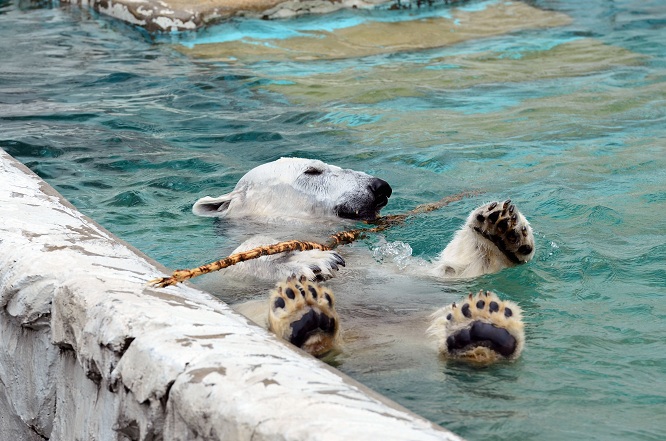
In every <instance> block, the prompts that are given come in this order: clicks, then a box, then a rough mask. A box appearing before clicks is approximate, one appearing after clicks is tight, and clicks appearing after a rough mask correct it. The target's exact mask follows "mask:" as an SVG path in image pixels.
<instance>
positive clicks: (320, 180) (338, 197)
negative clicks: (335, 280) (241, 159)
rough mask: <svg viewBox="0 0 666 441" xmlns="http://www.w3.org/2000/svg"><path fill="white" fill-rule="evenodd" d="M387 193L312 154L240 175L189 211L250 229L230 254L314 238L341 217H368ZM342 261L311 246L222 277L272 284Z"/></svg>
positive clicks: (324, 272)
mask: <svg viewBox="0 0 666 441" xmlns="http://www.w3.org/2000/svg"><path fill="white" fill-rule="evenodd" d="M392 191H393V190H392V188H391V186H390V185H389V184H388V183H387V182H386V181H384V180H382V179H379V178H376V177H374V176H370V175H368V174H366V173H363V172H360V171H355V170H349V169H343V168H340V167H337V166H334V165H330V164H326V163H324V162H322V161H319V160H315V159H304V158H280V159H278V160H276V161H273V162H269V163H266V164H262V165H260V166H258V167H255V168H254V169H252V170H250V171H249V172H247V173H246V174H245V175H244V176H243V177H242V178H241V179H240V180H239V181H238V183H237V184H236V187H235V188H234V190H233V191H231V192H230V193H227V194H224V195H221V196H218V197H210V196H206V197H203V198H201V199H199V200H198V201H196V202H195V204H194V205H193V207H192V212H193V213H194V214H196V215H198V216H208V217H218V218H222V219H224V220H225V221H226V222H227V223H228V225H227V227H230V228H234V229H235V230H238V229H241V230H244V233H246V234H253V236H252V237H251V238H249V239H247V240H245V242H243V243H242V244H241V245H240V246H238V247H237V248H236V249H235V250H233V252H232V254H234V253H238V252H241V251H246V250H249V249H252V248H256V247H259V246H262V245H269V244H272V243H276V242H279V241H281V240H290V239H294V238H299V239H302V240H306V239H307V240H318V239H319V240H321V239H322V238H323V237H325V236H327V235H328V234H329V233H330V230H331V229H332V228H333V227H337V226H338V225H341V224H345V222H346V221H347V222H348V221H372V220H375V219H377V217H379V214H380V210H381V209H382V208H383V207H385V206H386V204H387V203H388V200H389V197H391V193H392ZM322 234H323V235H322ZM344 264H345V262H344V259H343V258H342V257H341V256H340V255H339V254H338V253H336V252H334V251H318V250H312V251H304V252H293V253H285V254H283V255H274V256H264V257H261V258H259V259H255V260H251V261H247V262H242V263H239V264H237V265H234V266H232V267H230V268H227V269H225V270H223V271H224V274H225V277H229V276H232V277H235V278H236V279H243V278H248V277H251V278H259V279H264V280H267V281H270V282H271V283H274V282H275V281H276V280H280V279H285V278H286V277H288V276H290V275H291V274H297V275H305V276H306V277H307V278H308V279H319V280H324V279H327V278H330V277H332V275H333V271H335V270H337V269H338V268H339V267H340V266H344Z"/></svg>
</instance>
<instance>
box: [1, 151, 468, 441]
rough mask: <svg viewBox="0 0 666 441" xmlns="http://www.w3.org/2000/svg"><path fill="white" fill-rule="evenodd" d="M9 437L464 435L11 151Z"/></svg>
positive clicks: (5, 385) (5, 390) (4, 301)
mask: <svg viewBox="0 0 666 441" xmlns="http://www.w3.org/2000/svg"><path fill="white" fill-rule="evenodd" d="M0 201H1V203H2V207H3V222H2V223H1V225H0V259H1V260H0V306H2V308H1V309H0V433H3V434H12V435H14V438H16V439H27V440H32V439H45V438H47V439H93V438H95V439H141V440H142V439H152V437H155V438H156V439H161V438H162V437H163V438H164V439H238V440H242V439H250V438H251V439H257V440H263V439H266V440H267V439H292V440H305V439H349V440H352V439H368V438H369V439H383V440H390V439H396V440H397V439H410V440H434V439H439V440H459V439H460V438H459V437H457V436H456V435H454V434H452V433H451V432H449V431H447V430H445V429H442V428H441V427H439V426H437V425H435V424H433V423H431V422H429V421H427V420H425V419H423V418H421V417H418V416H416V415H414V414H412V413H411V412H409V411H407V410H406V409H404V408H402V407H400V406H399V405H397V404H395V403H393V402H392V401H390V400H388V399H386V398H384V397H382V396H381V395H379V394H377V393H375V392H373V391H371V390H369V389H368V388H366V387H365V386H362V385H360V384H359V383H357V382H355V381H354V380H352V379H350V378H348V377H347V376H345V375H344V374H341V373H339V372H338V371H336V370H335V369H332V368H330V367H329V366H327V365H325V364H324V363H322V362H320V361H319V360H316V359H314V358H312V357H310V356H308V355H307V354H305V353H302V352H300V351H298V350H296V349H293V348H291V347H289V346H288V345H286V344H283V343H282V342H280V341H278V340H276V339H275V337H273V336H272V335H271V334H269V333H268V332H267V331H265V330H264V329H262V328H260V327H258V326H256V325H254V324H252V323H250V322H249V321H248V320H247V319H245V318H244V317H242V316H240V315H239V314H237V313H235V312H234V311H232V310H231V309H230V308H229V307H228V306H227V305H226V304H224V303H222V302H221V301H219V300H217V299H216V298H214V297H213V296H211V295H209V294H208V293H205V292H203V291H200V290H197V289H194V288H192V287H190V286H186V285H181V286H177V287H170V288H167V289H163V290H156V289H153V288H149V287H147V286H146V280H149V279H151V278H153V277H155V276H158V275H161V274H164V273H165V270H164V268H162V267H160V266H159V265H158V264H156V263H154V262H152V261H150V260H149V259H148V258H146V257H145V256H143V255H142V254H141V253H140V252H139V251H137V250H135V249H133V248H132V247H130V246H128V245H126V244H124V243H122V241H120V240H118V239H117V238H116V237H114V236H113V235H112V234H111V233H109V232H108V231H106V230H105V229H103V228H102V227H100V226H98V225H97V224H96V223H94V222H93V221H91V220H90V219H88V218H86V217H85V216H84V215H82V214H81V213H80V212H78V211H77V210H76V209H75V208H74V207H73V206H71V205H70V204H69V203H68V202H67V201H65V200H64V199H63V198H62V197H61V196H60V195H59V194H58V193H57V192H55V190H53V189H52V188H51V187H49V186H48V184H46V183H45V182H44V181H42V180H41V179H40V178H39V177H37V176H36V175H34V174H33V173H32V172H30V171H29V170H27V169H26V168H25V167H24V166H23V165H21V164H20V163H18V162H17V161H16V160H14V159H13V158H11V157H10V156H9V155H8V154H6V153H5V152H4V151H2V150H0Z"/></svg>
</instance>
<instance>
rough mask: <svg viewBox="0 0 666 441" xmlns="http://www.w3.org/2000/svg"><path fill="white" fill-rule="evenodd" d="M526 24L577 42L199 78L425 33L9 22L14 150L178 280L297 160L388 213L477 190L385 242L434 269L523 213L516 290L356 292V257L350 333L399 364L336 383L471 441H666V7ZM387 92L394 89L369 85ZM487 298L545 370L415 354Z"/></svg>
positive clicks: (605, 5) (6, 106)
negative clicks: (219, 212) (458, 247)
mask: <svg viewBox="0 0 666 441" xmlns="http://www.w3.org/2000/svg"><path fill="white" fill-rule="evenodd" d="M529 4H530V5H534V6H536V7H539V8H542V9H546V10H553V11H557V12H562V13H564V14H567V15H568V16H570V17H571V18H572V21H571V23H570V24H566V25H561V26H557V27H553V28H548V29H527V30H524V31H516V32H511V33H508V34H504V35H499V36H493V37H488V38H484V39H477V40H472V41H467V42H462V43H459V44H456V45H452V46H448V47H445V48H440V49H429V50H422V51H406V52H403V53H399V54H384V55H381V54H379V55H372V56H367V57H364V58H360V59H357V58H353V59H342V60H337V61H329V60H326V61H321V60H320V61H310V62H297V61H283V62H271V63H254V64H252V63H247V64H245V63H242V62H235V63H222V62H213V61H205V60H193V59H189V58H187V57H185V56H183V55H181V54H180V53H179V52H177V51H176V50H175V49H174V47H173V46H172V45H171V43H172V42H178V41H179V40H178V38H180V39H182V41H183V43H184V44H186V45H192V44H194V43H197V42H198V40H197V38H201V39H209V40H211V39H217V40H218V41H232V40H233V38H232V37H230V34H229V33H234V32H236V33H238V34H236V35H237V37H235V38H238V36H247V35H255V36H256V35H257V34H260V33H267V34H268V33H270V32H274V33H275V35H276V36H279V35H283V34H284V33H289V32H293V33H297V32H301V31H303V30H304V29H305V30H307V29H323V28H327V27H328V28H330V29H334V28H336V29H337V28H342V27H344V26H348V25H350V24H353V23H357V22H358V21H359V20H372V19H375V18H376V19H377V20H379V21H382V20H383V21H390V20H399V19H400V17H402V18H408V17H409V14H411V12H409V11H402V12H398V13H396V14H402V15H399V16H397V18H396V15H392V16H390V17H389V16H388V15H386V14H389V12H387V11H384V12H381V13H377V14H376V15H374V16H373V15H372V14H368V13H361V12H359V13H358V14H359V15H357V16H355V15H353V14H349V13H341V14H338V15H336V19H335V20H333V19H329V18H316V19H313V18H309V19H304V20H295V21H294V22H293V25H292V24H290V23H286V22H280V23H276V24H275V27H274V28H271V26H272V24H271V23H266V22H252V21H247V22H236V23H234V24H230V25H229V28H230V29H231V30H226V29H225V28H222V29H213V30H211V31H207V32H205V33H201V35H183V36H181V37H178V38H176V37H169V38H162V39H158V40H157V41H152V40H151V39H150V38H147V37H146V35H145V34H143V33H141V32H139V31H137V30H135V29H133V28H130V27H127V26H125V25H122V24H118V23H116V22H114V21H112V20H109V19H104V18H100V17H99V16H97V15H94V14H91V13H89V12H88V11H86V10H80V9H78V8H76V7H48V6H44V5H40V4H36V3H35V4H33V3H29V2H24V1H21V2H17V1H6V0H5V1H0V59H1V60H2V63H1V64H0V147H2V148H3V149H5V150H6V151H7V152H9V153H10V154H12V155H13V156H15V157H16V158H18V159H20V160H21V161H22V162H24V163H25V164H27V165H28V166H29V167H30V168H31V169H32V170H34V171H35V172H37V173H38V174H39V175H40V176H42V177H43V178H44V179H46V180H47V181H48V182H49V183H50V184H52V185H53V186H54V187H55V188H56V189H58V190H59V191H60V192H61V193H62V194H63V195H64V196H65V197H67V198H68V199H69V200H70V201H71V202H72V203H74V204H75V205H76V206H77V207H78V208H79V209H80V210H81V211H83V212H84V213H85V214H87V215H89V216H90V217H92V218H93V219H95V220H96V221H98V222H99V223H101V224H102V225H103V226H105V227H106V228H108V229H109V230H111V231H112V232H114V233H115V234H117V235H118V236H120V237H121V238H123V239H125V240H127V241H128V242H130V243H132V244H133V245H135V246H136V247H138V248H139V249H141V250H142V251H144V252H145V253H147V254H148V255H150V256H151V257H153V258H155V259H157V260H158V261H160V262H162V263H164V264H166V265H167V266H170V267H189V266H192V265H198V264H200V263H203V262H206V261H209V260H212V259H214V258H217V257H219V256H220V255H222V254H224V252H225V251H227V250H229V249H230V248H233V247H234V246H235V245H236V242H235V239H234V238H230V237H228V236H225V235H224V234H220V231H219V228H216V225H215V224H214V223H213V222H212V221H211V220H210V219H204V218H198V217H195V216H193V215H192V214H191V213H190V207H191V205H192V203H193V202H194V201H195V200H196V199H197V198H199V197H200V196H203V195H206V194H211V195H217V194H221V193H224V192H226V191H228V190H229V189H231V188H232V187H233V185H234V184H235V182H236V181H237V180H238V178H240V176H242V175H243V174H244V172H245V171H247V170H249V169H250V168H252V167H254V166H256V165H258V164H260V163H264V162H267V161H271V160H273V159H276V158H279V157H280V156H287V155H293V156H304V157H312V158H319V159H322V160H324V161H326V162H329V163H334V164H337V165H341V166H344V167H348V168H354V169H358V170H364V171H366V172H369V173H372V174H375V175H377V176H379V177H382V178H384V179H386V180H388V181H389V182H390V183H391V184H392V186H393V188H394V196H393V197H392V198H391V202H390V203H389V206H388V207H387V209H386V210H385V213H392V212H393V213H397V212H401V211H404V210H407V209H409V208H412V207H414V206H415V205H417V204H420V203H424V202H430V201H434V200H437V199H439V198H441V197H442V196H444V195H449V194H453V193H457V192H460V191H464V190H470V189H476V190H479V191H482V192H483V194H481V195H479V196H477V197H473V198H470V199H466V200H463V201H461V202H459V203H456V204H452V205H451V206H449V207H447V208H446V209H445V210H442V211H439V212H435V213H432V214H429V215H427V216H423V217H419V218H417V219H414V220H413V221H412V222H410V223H409V224H408V225H406V226H405V227H403V228H400V229H396V230H392V231H389V232H388V233H387V234H386V240H388V241H389V242H391V241H398V240H399V241H404V242H407V243H409V244H410V245H411V246H412V248H413V253H414V255H416V256H420V257H425V258H428V257H433V256H435V255H436V254H437V252H438V251H439V250H440V249H441V248H442V247H443V246H444V245H445V244H446V242H447V240H449V239H450V237H451V235H452V233H453V232H454V231H455V229H456V228H457V227H458V226H459V225H460V223H462V221H463V220H464V219H465V217H466V215H467V213H468V212H469V211H470V210H471V209H473V208H474V207H475V206H477V205H480V204H481V203H483V202H485V201H487V200H492V199H503V198H506V197H511V198H512V199H513V201H514V202H515V203H516V204H517V205H518V207H519V208H520V209H521V211H522V212H523V213H524V214H525V215H526V216H527V217H528V219H530V221H531V223H532V225H533V227H534V230H535V233H536V244H537V247H538V248H537V253H536V256H535V259H534V260H533V261H532V262H531V263H529V264H528V265H525V266H522V267H520V268H516V269H512V270H508V271H503V272H501V273H499V274H495V275H490V276H485V277H481V278H479V279H475V280H469V281H464V282H456V283H444V282H436V281H428V280H423V281H419V282H404V281H403V280H402V278H401V277H397V276H396V277H395V278H394V280H388V281H387V280H382V279H372V280H360V281H359V278H362V276H363V275H364V273H363V272H355V271H356V270H355V268H354V264H362V259H361V258H355V256H357V255H358V256H361V255H362V252H363V251H366V252H367V253H366V254H367V255H369V251H370V249H371V248H373V247H374V246H376V245H377V244H378V239H375V238H370V239H368V240H367V241H365V242H363V243H361V244H357V245H356V246H355V247H353V248H351V249H350V251H349V252H350V253H352V256H351V258H350V259H349V263H350V264H351V265H349V268H348V269H347V271H348V273H345V274H347V275H348V276H349V278H350V279H352V280H354V283H355V284H354V283H352V282H350V284H349V285H345V280H344V279H342V278H341V279H340V280H337V281H335V285H334V286H335V289H336V292H337V293H338V297H339V298H342V299H343V300H342V302H343V303H342V306H343V308H342V310H341V315H342V316H343V317H345V316H346V317H349V318H348V319H347V320H348V321H349V326H350V327H352V329H353V330H356V331H358V332H362V331H364V329H363V326H362V325H363V324H364V323H366V322H367V323H371V324H376V323H377V322H382V321H384V322H390V323H391V325H394V326H395V329H396V330H397V331H396V332H395V333H393V334H391V333H387V334H386V335H384V336H382V337H381V338H380V339H379V343H385V344H375V345H365V346H366V347H365V348H363V349H359V346H363V345H359V344H353V343H351V344H350V345H349V350H348V351H347V352H346V353H345V354H343V355H342V356H341V357H339V359H338V360H336V364H337V365H338V367H339V368H340V369H341V370H342V371H344V372H347V373H348V374H350V375H351V376H353V377H354V378H356V379H358V380H360V381H362V382H364V383H365V384H367V385H369V386H371V387H372V388H374V389H376V390H378V391H380V392H382V393H383V394H385V395H387V396H388V397H390V398H392V399H394V400H395V401H397V402H399V403H400V404H402V405H404V406H406V407H407V408H409V409H412V410H413V411H415V412H416V413H419V414H421V415H423V416H425V417H427V418H429V419H431V420H433V421H435V422H436V423H439V424H442V425H443V426H445V427H447V428H449V429H451V430H453V431H454V432H456V433H458V434H460V435H462V436H464V437H466V438H467V439H469V440H481V439H484V440H487V439H498V440H499V439H502V440H514V439H518V440H532V439H534V440H537V439H538V440H561V439H585V440H616V439H621V440H657V439H664V432H666V325H665V324H666V302H664V296H666V270H665V269H664V268H665V267H664V260H665V259H666V235H665V234H664V226H665V225H666V223H665V222H664V218H663V213H664V212H665V211H666V172H665V171H664V170H665V168H666V145H665V143H664V139H666V81H665V80H666V4H664V2H661V1H639V0H623V1H614V2H602V1H596V2H579V1H573V0H560V1H533V2H529ZM467 5H468V6H469V7H470V8H472V9H473V8H480V9H482V8H483V7H485V4H484V3H481V2H470V3H469V4H467ZM424 13H427V14H432V15H433V16H442V17H447V16H449V13H450V10H449V9H447V7H441V8H439V9H438V8H435V9H432V10H429V12H428V11H426V12H424ZM382 14H384V15H382ZM359 17H361V18H359ZM331 23H337V24H336V25H333V24H331ZM232 26H233V28H231V27H232ZM259 26H261V27H259ZM318 26H319V27H318ZM266 27H269V28H270V29H269V30H266ZM285 29H286V30H285ZM225 32H228V33H225ZM271 35H272V34H271ZM276 38H277V37H276ZM574 51H576V52H575V55H577V56H575V57H574V56H572V53H573V52H574ZM470 69H471V70H470ZM424 72H425V73H428V75H436V77H434V78H433V77H427V78H424V75H425V74H424ZM393 73H394V74H395V75H392V74H393ZM338 74H340V76H339V77H338V76H336V75H338ZM325 75H328V76H325ZM368 76H370V77H371V79H372V78H374V77H378V78H381V80H382V81H381V82H380V83H381V84H379V85H377V84H372V83H367V84H366V83H363V81H367V77H368ZM311 78H316V79H317V81H316V82H315V83H314V84H309V83H306V82H302V81H306V80H308V79H311ZM356 81H358V82H360V83H359V84H361V86H360V89H359V90H362V91H363V92H364V94H359V93H357V91H356V90H355V89H354V87H355V84H356V83H355V82H356ZM373 88H374V89H373ZM350 91H351V92H350ZM373 91H374V92H373ZM324 92H325V93H324ZM354 252H357V253H358V254H353V253H354ZM359 271H360V270H359ZM354 277H356V279H354ZM386 277H389V276H386ZM389 279H390V277H389ZM366 283H367V285H368V288H367V291H361V290H359V291H354V292H353V293H351V294H350V292H345V286H352V287H356V288H359V287H361V286H363V284H366ZM387 286H388V287H392V288H391V289H385V288H386V287H387ZM482 287H483V288H487V287H491V288H493V289H494V290H496V291H498V292H499V293H501V294H502V295H503V296H506V297H508V298H511V299H513V300H515V301H518V302H519V303H520V304H521V305H522V307H523V310H524V315H525V321H526V324H527V328H526V333H527V348H526V350H525V352H524V354H523V356H522V357H521V359H520V360H519V361H517V362H516V363H512V364H499V365H495V366H492V367H488V368H473V367H470V366H467V365H464V364H456V363H445V362H444V361H442V360H440V359H438V358H437V357H436V356H435V355H434V354H433V353H432V351H429V349H427V348H426V347H425V346H424V347H420V346H418V345H415V344H412V343H413V340H410V339H409V338H411V336H410V337H409V338H408V337H407V336H401V329H404V328H403V327H404V326H405V324H406V323H411V322H414V321H418V322H417V323H415V325H414V326H413V327H414V328H418V327H419V326H425V324H424V323H423V322H422V321H423V316H424V314H425V313H427V312H428V311H430V310H432V309H434V308H436V307H437V306H441V305H443V304H445V303H446V302H448V301H451V300H453V299H455V298H456V297H457V296H460V295H462V294H464V293H466V292H468V291H475V290H477V289H479V288H482ZM352 295H353V297H352ZM345 299H346V300H345ZM373 320H374V321H373ZM370 329H372V328H370ZM365 331H366V332H367V330H365ZM405 334H409V332H405ZM414 334H415V335H416V334H418V335H421V334H419V333H416V332H415V333H414ZM403 337H404V340H401V338H403ZM413 338H417V337H413ZM374 343H377V342H374ZM371 346H372V347H371Z"/></svg>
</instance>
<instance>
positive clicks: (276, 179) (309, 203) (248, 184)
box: [192, 158, 374, 221]
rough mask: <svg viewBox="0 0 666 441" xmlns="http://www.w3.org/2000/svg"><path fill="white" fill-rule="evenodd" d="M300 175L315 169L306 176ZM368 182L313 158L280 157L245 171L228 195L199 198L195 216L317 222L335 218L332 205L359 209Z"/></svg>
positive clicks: (368, 195) (355, 173) (360, 175)
mask: <svg viewBox="0 0 666 441" xmlns="http://www.w3.org/2000/svg"><path fill="white" fill-rule="evenodd" d="M306 171H320V172H321V173H320V174H307V173H306ZM373 179H374V178H373V177H372V176H370V175H368V174H366V173H363V172H359V171H355V170H349V169H343V168H340V167H337V166H335V165H330V164H326V163H324V162H322V161H318V160H315V159H303V158H281V159H278V160H277V161H273V162H269V163H266V164H262V165H260V166H258V167H256V168H254V169H252V170H250V171H249V172H247V173H246V174H245V175H244V176H243V177H242V178H241V179H240V180H239V181H238V183H237V184H236V187H235V188H234V190H233V191H232V192H230V193H227V194H224V195H221V196H218V197H210V196H206V197H204V198H201V199H199V200H198V201H197V202H196V203H195V204H194V206H193V207H192V211H193V212H194V214H196V215H199V216H213V217H228V218H243V217H250V218H255V219H262V220H272V219H278V220H284V219H290V218H296V219H299V220H305V221H317V220H321V219H325V218H335V217H336V210H335V208H336V206H339V205H342V204H346V205H347V206H350V207H357V208H358V209H359V210H360V209H362V208H363V207H364V206H365V205H366V204H367V201H368V199H369V198H372V195H371V193H370V190H369V186H370V184H371V182H372V180H373Z"/></svg>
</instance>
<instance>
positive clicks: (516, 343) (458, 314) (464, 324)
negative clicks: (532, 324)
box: [428, 291, 525, 363]
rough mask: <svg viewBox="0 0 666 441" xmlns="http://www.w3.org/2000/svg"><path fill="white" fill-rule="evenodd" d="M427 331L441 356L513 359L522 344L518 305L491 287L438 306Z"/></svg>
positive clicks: (523, 338)
mask: <svg viewBox="0 0 666 441" xmlns="http://www.w3.org/2000/svg"><path fill="white" fill-rule="evenodd" d="M428 334H429V335H431V336H433V337H435V338H436V340H437V346H438V348H439V352H440V353H441V354H442V355H443V356H445V357H447V358H457V359H463V360H468V361H475V362H479V363H491V362H493V361H497V360H501V359H516V358H518V357H519V356H520V353H521V352H522V350H523V347H524V345H525V331H524V325H523V321H522V311H521V309H520V307H519V306H518V305H517V304H515V303H513V302H511V301H508V300H506V301H502V300H500V299H499V297H497V295H496V294H495V293H493V292H490V291H479V292H478V293H477V294H476V295H473V294H469V296H467V298H465V299H464V300H463V301H462V302H461V303H460V304H456V303H453V304H451V305H449V306H446V307H444V308H441V309H439V310H437V312H435V313H434V314H433V315H432V323H431V325H430V328H428Z"/></svg>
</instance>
